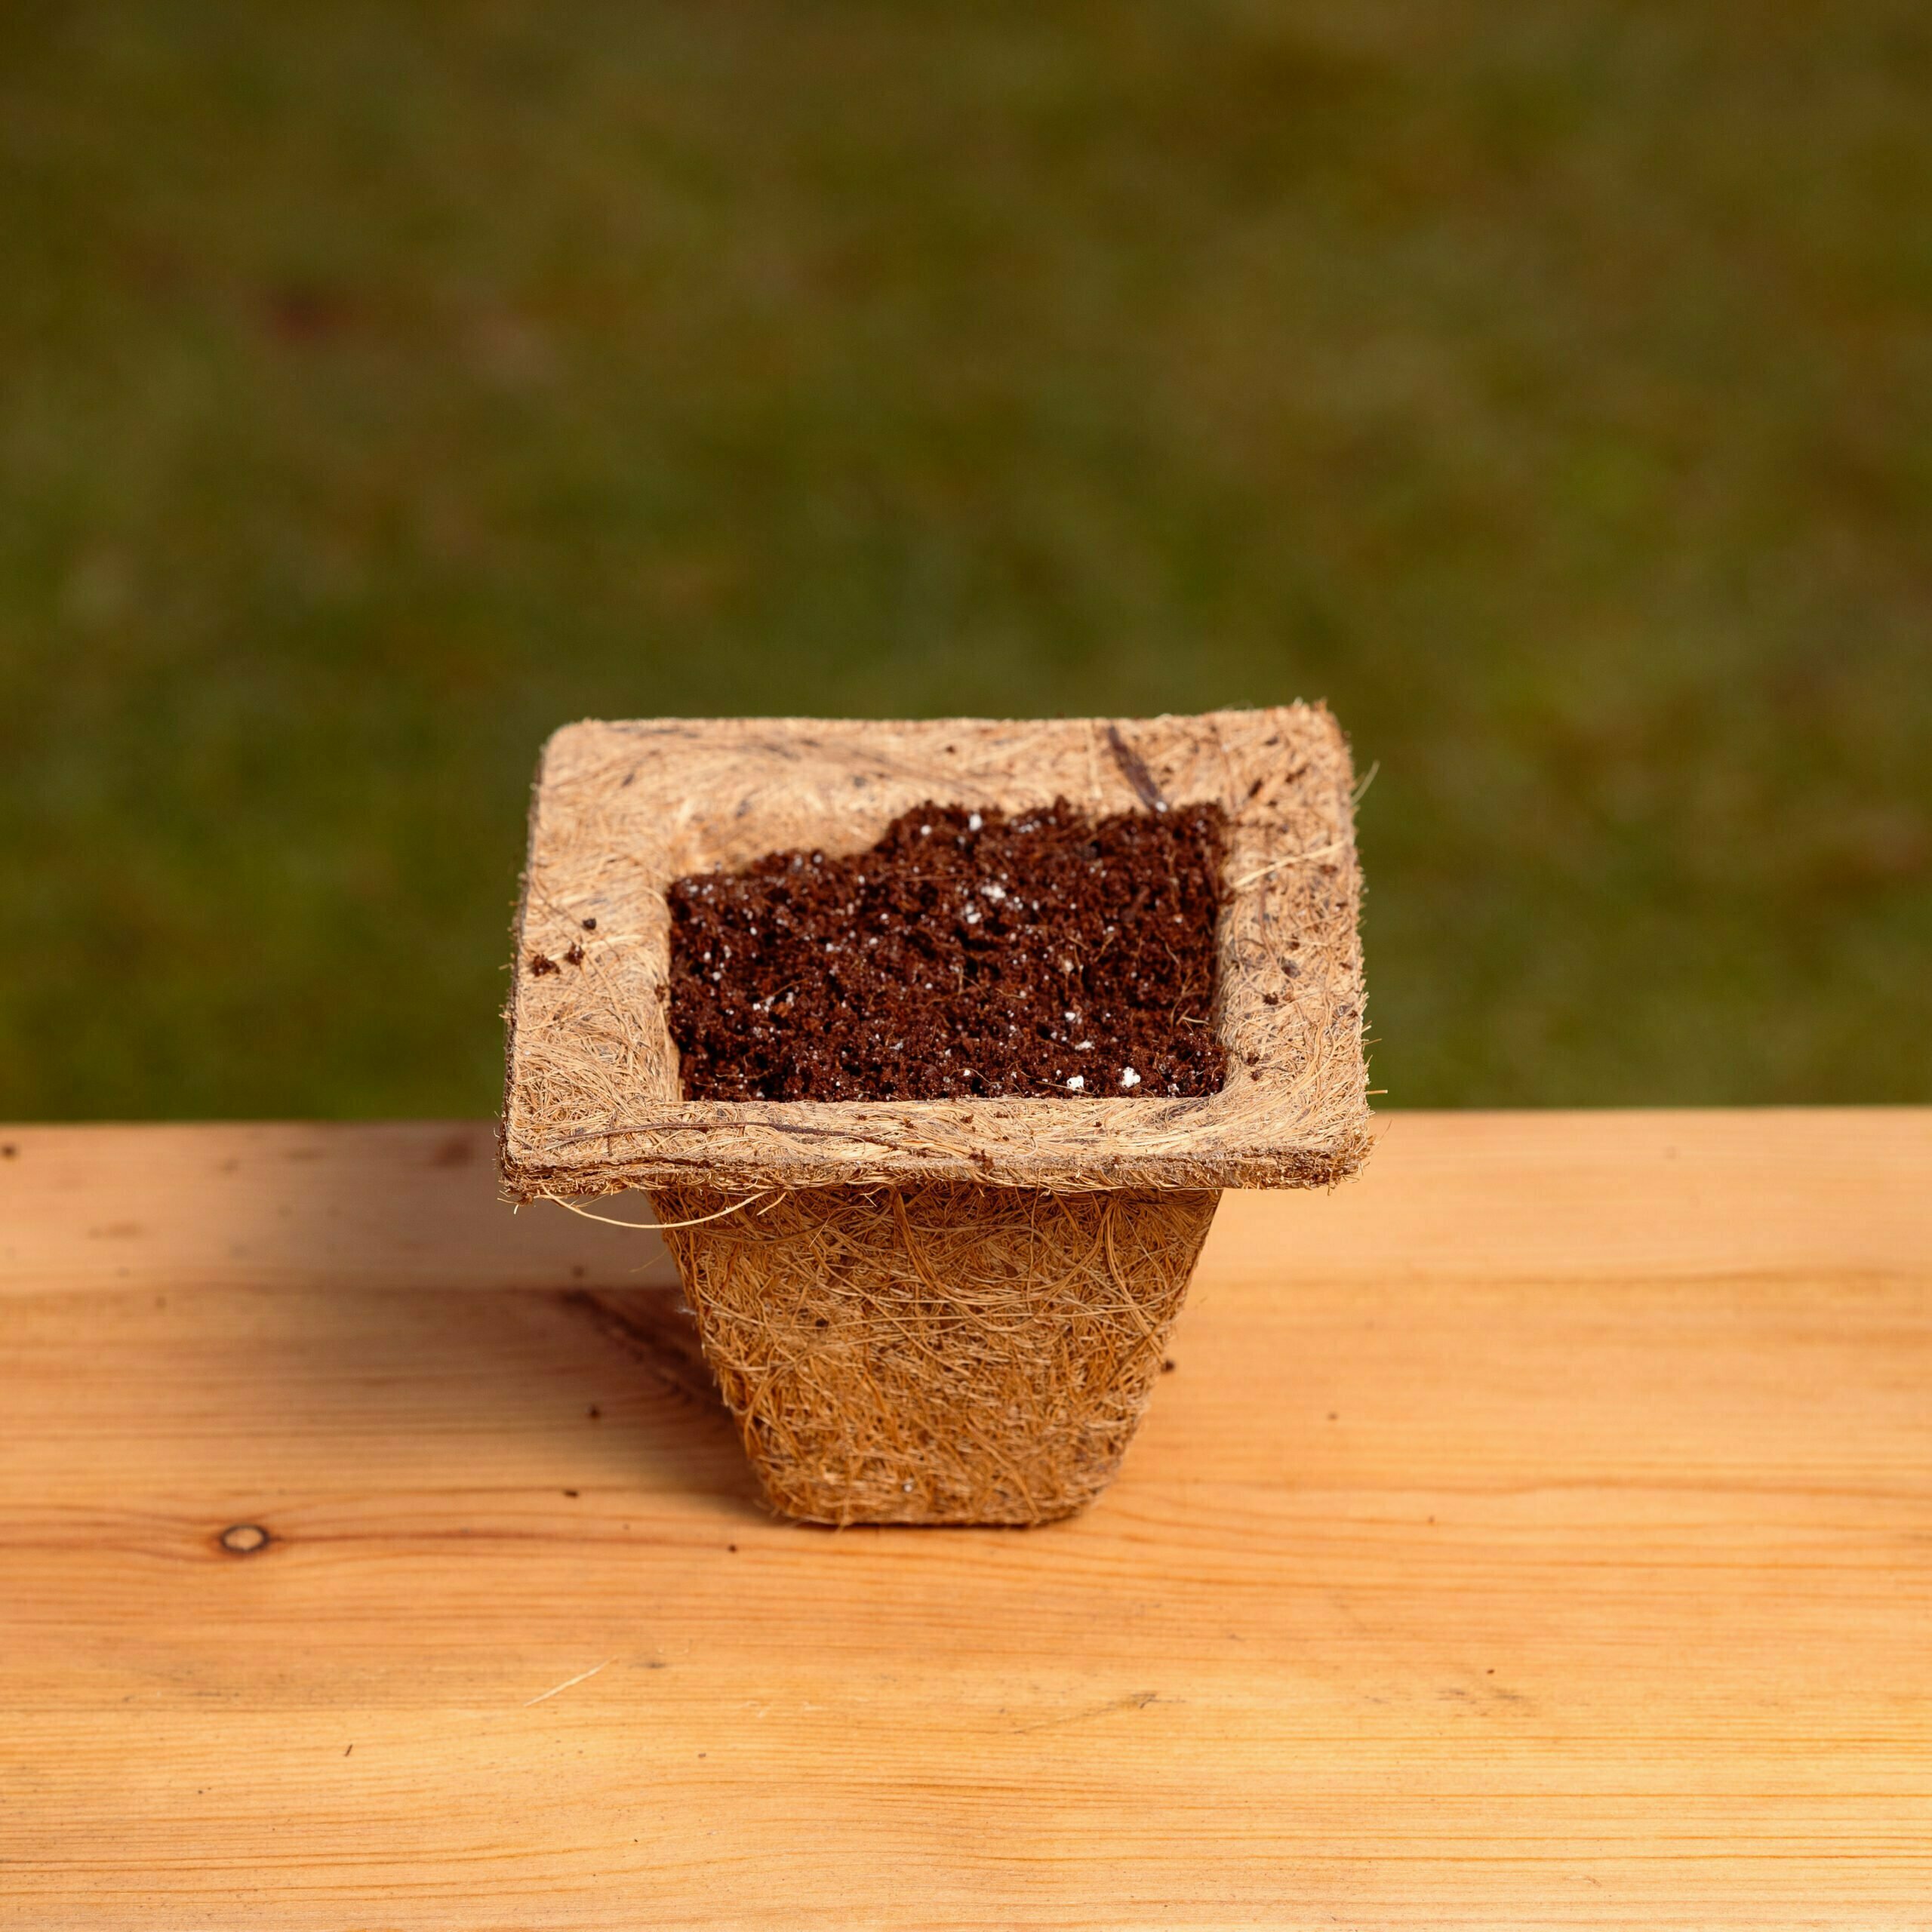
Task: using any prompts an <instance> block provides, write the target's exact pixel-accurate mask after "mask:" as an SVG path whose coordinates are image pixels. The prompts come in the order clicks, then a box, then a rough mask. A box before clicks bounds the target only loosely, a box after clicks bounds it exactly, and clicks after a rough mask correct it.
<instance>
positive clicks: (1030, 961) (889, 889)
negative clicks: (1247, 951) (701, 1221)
mask: <svg viewBox="0 0 1932 1932" xmlns="http://www.w3.org/2000/svg"><path fill="white" fill-rule="evenodd" d="M1225 829H1226V815H1225V814H1223V811H1222V810H1221V808H1220V806H1218V805H1190V806H1185V807H1177V808H1174V810H1171V811H1166V812H1162V813H1158V814H1157V813H1154V812H1124V813H1121V814H1118V816H1116V817H1112V818H1103V819H1101V820H1098V821H1095V820H1091V819H1089V818H1088V817H1085V816H1084V815H1083V814H1081V813H1080V812H1078V811H1075V809H1074V808H1073V807H1072V806H1071V805H1070V804H1068V803H1067V802H1066V800H1065V799H1059V800H1057V801H1055V802H1054V805H1053V807H1052V808H1051V810H1048V811H1032V812H1027V813H1024V814H1019V815H1017V816H1014V817H1008V816H1007V815H1006V814H1004V813H1001V812H998V811H983V812H979V811H969V810H968V809H967V808H964V807H963V806H955V805H939V804H925V805H921V806H919V807H918V808H917V809H915V810H914V811H909V812H908V813H906V815H905V816H904V817H903V818H900V819H897V820H894V822H893V823H892V824H891V826H889V827H888V829H887V830H886V832H885V835H884V837H883V838H881V839H880V840H879V841H878V844H875V846H873V847H872V849H871V850H870V851H867V852H862V853H860V854H857V856H856V857H850V858H829V857H826V854H824V853H823V852H807V851H799V852H774V853H773V854H771V855H770V856H769V857H766V858H763V859H760V860H757V861H756V862H755V863H753V864H752V865H751V866H749V867H747V868H746V869H745V870H744V871H743V872H733V873H726V872H699V873H695V874H693V875H691V876H690V877H688V878H681V879H679V880H678V881H675V884H672V887H671V889H670V891H669V900H670V906H671V1006H670V1025H671V1032H672V1038H675V1040H676V1041H677V1043H678V1052H679V1054H680V1055H681V1072H682V1078H683V1082H684V1091H685V1098H686V1099H688V1100H947V1099H955V1098H964V1097H971V1096H980V1097H990V1096H994V1095H1014V1096H1021V1095H1024V1096H1026V1097H1039V1096H1042V1095H1046V1094H1063V1095H1072V1096H1076V1097H1106V1096H1112V1095H1122V1094H1136V1095H1139V1094H1152V1095H1155V1096H1158V1097H1171V1096H1173V1095H1176V1094H1211V1093H1214V1092H1216V1091H1218V1089H1219V1088H1220V1086H1221V1084H1222V1081H1223V1078H1224V1076H1225V1074H1226V1059H1225V1057H1224V1055H1223V1053H1222V1051H1221V1048H1220V1043H1219V1042H1218V1041H1217V1040H1216V1039H1215V1038H1214V1029H1213V1028H1212V1026H1211V1025H1210V1023H1209V1012H1210V1009H1211V1006H1212V1004H1213V1000H1214V964H1215V952H1214V928H1215V921H1216V918H1217V915H1218V913H1219V912H1220V897H1221V893H1220V875H1221V860H1222V854H1223V846H1224V842H1225V840H1224V833H1225Z"/></svg>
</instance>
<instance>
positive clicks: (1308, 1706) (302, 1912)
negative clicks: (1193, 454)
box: [0, 1111, 1932, 1932]
mask: <svg viewBox="0 0 1932 1932" xmlns="http://www.w3.org/2000/svg"><path fill="white" fill-rule="evenodd" d="M458 1141H460V1142H461V1143H462V1144H463V1146H466V1147H468V1148H469V1149H471V1150H472V1151H471V1152H469V1154H468V1155H465V1156H464V1157H463V1158H457V1156H456V1155H454V1153H452V1152H451V1151H450V1150H451V1149H452V1148H453V1147H454V1146H455V1145H456V1144H457V1143H458ZM0 1145H11V1146H14V1148H15V1149H16V1152H15V1153H14V1155H11V1156H5V1155H0V1247H5V1248H6V1249H7V1250H8V1253H7V1254H6V1255H5V1257H4V1269H3V1270H0V1281H4V1283H5V1288H6V1291H7V1292H6V1294H5V1297H4V1298H0V1377H4V1381H3V1382H0V1861H4V1862H0V1923H4V1924H8V1925H10V1926H11V1925H20V1926H23V1927H34V1928H36V1932H38V1928H41V1927H69V1926H76V1927H123V1926H125V1927H135V1926H139V1927H184V1928H185V1927H196V1928H203V1927H229V1926H250V1927H256V1926H261V1925H265V1924H266V1925H274V1926H277V1927H282V1926H289V1927H329V1928H331V1929H332V1932H343V1928H353V1927H463V1928H466V1932H474V1928H480V1927H552V1926H555V1927H563V1926H571V1927H577V1926H586V1927H588V1926H611V1927H620V1926H621V1927H639V1926H652V1927H657V1926H717V1927H724V1926H733V1927H735V1926H747V1925H749V1926H758V1925H783V1926H807V1927H811V1926H826V1927H831V1926H869V1925H878V1926H894V1927H897V1926H931V1927H967V1926H988V1927H991V1926H1055V1927H1092V1926H1112V1925H1123V1926H1126V1925H1142V1924H1149V1925H1153V1924H1159V1925H1187V1926H1288V1927H1300V1926H1309V1927H1313V1926H1324V1927H1327V1926H1335V1925H1343V1926H1352V1927H1380V1926H1390V1927H1398V1926H1421V1925H1429V1926H1436V1925H1453V1926H1467V1927H1477V1926H1481V1927H1507V1926H1546V1925H1577V1926H1583V1925H1602V1926H1610V1925H1617V1926H1638V1925H1642V1926H1666V1925H1667V1926H1686V1927H1689V1926H1696V1927H1740V1926H1752V1927H1760V1926H1761V1927H1774V1926H1775V1927H1785V1926H1791V1925H1798V1924H1804V1925H1830V1926H1842V1927H1907V1926H1911V1927H1925V1926H1927V1925H1928V1924H1932V1112H1918V1111H1911V1112H1905V1111H1901V1112H1870V1113H1829V1114H1826V1113H1792V1114H1775V1115H1695V1114H1657V1115H1543V1116H1535V1117H1531V1116H1514V1117H1512V1116H1503V1115H1492V1116H1466V1117H1460V1118H1449V1117H1439V1116H1438V1117H1429V1116H1424V1115H1401V1116H1397V1117H1395V1118H1394V1119H1393V1120H1392V1121H1390V1122H1389V1123H1387V1124H1386V1129H1385V1132H1384V1134H1383V1143H1382V1145H1381V1146H1380V1149H1378V1152H1377V1155H1376V1157H1375V1159H1374V1161H1373V1162H1372V1163H1371V1167H1370V1168H1369V1170H1368V1172H1367V1174H1366V1175H1365V1176H1364V1178H1363V1179H1362V1180H1360V1181H1359V1182H1357V1183H1352V1185H1351V1186H1349V1187H1348V1188H1346V1189H1343V1190H1341V1191H1340V1192H1337V1193H1336V1194H1335V1195H1332V1196H1326V1197H1323V1196H1315V1197H1300V1196H1294V1195H1275V1196H1238V1197H1233V1196H1231V1197H1229V1199H1228V1201H1227V1202H1226V1204H1225V1205H1224V1207H1223V1215H1222V1220H1221V1222H1220V1225H1219V1226H1217V1231H1216V1233H1215V1235H1214V1237H1213V1238H1212V1239H1211V1242H1210V1244H1209V1248H1208V1251H1207V1257H1206V1258H1205V1259H1204V1262H1203V1264H1202V1269H1201V1275H1200V1277H1199V1279H1198V1283H1197V1287H1196V1291H1195V1295H1194V1297H1193V1300H1192V1304H1191V1306H1190V1307H1189V1311H1188V1312H1187V1313H1186V1315H1184V1316H1183V1319H1182V1324H1181V1327H1180V1331H1179V1332H1178V1337H1177V1343H1176V1346H1175V1349H1174V1355H1175V1359H1176V1363H1177V1367H1176V1371H1175V1372H1174V1374H1172V1375H1171V1376H1168V1377H1164V1379H1163V1380H1162V1382H1161V1386H1160V1388H1159V1391H1158V1395H1157V1398H1156V1401H1155V1406H1154V1408H1153V1411H1152V1414H1151V1415H1150V1417H1149V1421H1148V1423H1147V1425H1146V1429H1145V1431H1144V1432H1143V1436H1142V1438H1141V1440H1140V1442H1139V1444H1137V1447H1135V1449H1134V1451H1133V1452H1132V1454H1131V1455H1130V1457H1129V1458H1128V1466H1127V1469H1126V1471H1125V1473H1124V1475H1123V1476H1122V1477H1121V1480H1120V1481H1119V1483H1118V1484H1117V1486H1116V1487H1115V1488H1114V1489H1113V1490H1112V1491H1111V1492H1110V1493H1109V1495H1108V1496H1107V1497H1105V1498H1104V1499H1103V1500H1102V1502H1101V1503H1100V1504H1099V1505H1098V1506H1097V1507H1096V1508H1095V1509H1093V1510H1092V1511H1091V1512H1089V1513H1088V1515H1085V1516H1084V1517H1083V1518H1080V1519H1078V1520H1077V1521H1074V1522H1072V1523H1068V1524H1061V1525H1057V1526H1054V1527H1050V1528H1048V1529H1044V1530H1039V1531H1029V1532H1023V1533H1014V1532H996V1531H966V1532H961V1531H940V1532H922V1531H848V1532H844V1533H842V1534H833V1533H829V1532H823V1531H810V1530H804V1529H799V1528H796V1527H789V1526H784V1525H781V1524H777V1523H774V1522H773V1521H771V1520H769V1519H768V1518H765V1517H764V1516H763V1515H761V1514H760V1512H758V1509H757V1508H756V1506H755V1503H754V1501H753V1500H752V1491H751V1485H750V1482H749V1478H748V1476H747V1475H746V1472H745V1470H744V1468H743V1463H742V1461H741V1459H740V1454H739V1451H738V1448H737V1443H736V1441H735V1439H734V1436H733V1435H732V1432H731V1429H730V1426H729V1425H728V1422H727V1420H725V1419H724V1417H722V1415H721V1414H720V1413H719V1411H718V1410H717V1408H716V1407H715V1404H714V1403H713V1402H712V1399H711V1398H710V1396H709V1392H708V1390H707V1389H706V1384H705V1382H704V1379H703V1374H702V1371H701V1368H700V1367H699V1366H698V1365H697V1364H696V1363H695V1361H694V1358H693V1357H692V1355H691V1352H690V1348H689V1343H688V1337H687V1331H686V1329H685V1325H684V1318H682V1317H681V1316H680V1315H678V1313H677V1312H676V1309H675V1295H674V1294H672V1293H671V1292H669V1291H666V1290H664V1289H662V1288H660V1287H655V1286H654V1285H652V1283H653V1282H654V1280H655V1279H656V1277H654V1276H653V1275H651V1274H649V1273H647V1274H645V1275H642V1276H638V1275H632V1274H630V1273H629V1270H630V1269H632V1268H634V1267H637V1266H646V1267H649V1266H654V1265H656V1264H655V1263H653V1262H652V1261H651V1259H650V1255H651V1251H654V1243H653V1242H652V1241H651V1238H649V1237H648V1236H637V1235H623V1234H620V1233H617V1232H615V1231H609V1230H604V1229H596V1228H593V1227H592V1226H589V1225H588V1224H578V1223H571V1222H569V1221H568V1219H567V1217H565V1216H564V1215H563V1214H561V1213H554V1214H549V1213H548V1211H546V1215H547V1218H546V1220H543V1221H537V1220H533V1219H532V1216H533V1214H534V1213H535V1212H536V1211H532V1210H526V1211H525V1214H523V1215H522V1216H520V1217H517V1219H516V1220H515V1221H514V1222H512V1220H511V1219H510V1217H509V1213H508V1211H507V1210H506V1209H504V1208H502V1207H500V1206H499V1205H498V1204H497V1203H496V1202H495V1201H494V1199H493V1198H492V1191H491V1186H490V1183H489V1177H488V1167H487V1163H486V1162H485V1161H484V1160H483V1158H482V1151H483V1150H484V1149H485V1148H486V1146H487V1140H486V1137H485V1134H484V1131H483V1130H480V1129H469V1128H464V1129H457V1128H451V1127H448V1126H446V1125H445V1126H427V1127H420V1128H410V1127H385V1128H329V1129H316V1128H166V1129H150V1128H112V1129H109V1128H103V1129H61V1130H49V1129H42V1128H32V1129H30V1128H20V1129H17V1130H11V1131H5V1130H0ZM297 1148H300V1149H309V1150H312V1151H310V1152H306V1153H305V1154H303V1155H302V1157H300V1158H295V1157H294V1156H293V1155H292V1154H291V1149H297ZM231 1160H232V1161H235V1163H236V1165H235V1166H234V1167H233V1168H228V1167H226V1166H225V1165H224V1163H226V1162H228V1161H231ZM621 1211H633V1210H630V1209H625V1210H621ZM635 1211H636V1212H638V1214H639V1217H640V1218H642V1211H641V1209H640V1210H635ZM525 1223H528V1226H525ZM607 1240H608V1245H606V1243H607ZM237 1248H239V1249H240V1250H241V1252H239V1253H237V1252H235V1250H236V1249H237ZM639 1256H644V1257H645V1260H642V1261H640V1260H638V1259H637V1257H639ZM577 1269H583V1273H582V1274H581V1275H579V1274H577V1273H576V1272H574V1271H575V1270H577ZM123 1271H125V1272H123ZM479 1287H492V1288H494V1289H495V1290H496V1291H497V1292H494V1293H489V1294H481V1293H478V1292H477V1290H478V1288H479ZM238 1524H259V1525H260V1526H261V1527H263V1528H264V1529H265V1530H266V1531H267V1532H268V1533H269V1541H268V1542H267V1543H266V1546H264V1547H263V1548H262V1549H260V1550H258V1551H257V1552H254V1553H252V1554H247V1555H237V1554H233V1553H231V1552H229V1550H227V1549H224V1548H223V1544H222V1541H221V1538H222V1534H223V1531H225V1530H227V1529H229V1528H230V1527H232V1526H234V1525H238ZM231 1540H238V1541H242V1542H246V1541H247V1540H248V1539H246V1538H242V1539H231Z"/></svg>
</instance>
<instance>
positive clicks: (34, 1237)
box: [0, 1121, 677, 1296]
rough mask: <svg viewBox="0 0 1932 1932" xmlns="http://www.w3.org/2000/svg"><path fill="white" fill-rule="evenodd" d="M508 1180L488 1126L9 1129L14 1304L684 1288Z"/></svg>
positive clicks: (653, 1262)
mask: <svg viewBox="0 0 1932 1932" xmlns="http://www.w3.org/2000/svg"><path fill="white" fill-rule="evenodd" d="M495 1163H496V1130H495V1128H494V1127H493V1126H491V1124H488V1122H486V1121H392V1122H388V1123H385V1124H380V1125H361V1124H358V1125H353V1126H349V1125H340V1124H329V1123H326V1122H324V1123H315V1122H309V1123H303V1124H294V1123H282V1122H278V1123H274V1124H248V1125H243V1126H237V1125H234V1124H226V1123H223V1124H211V1125H207V1126H165V1127H140V1128H106V1127H34V1126H24V1125H17V1126H12V1127H0V1296H4V1295H6V1294H45V1293H46V1292H48V1291H50V1290H54V1289H60V1288H66V1289H72V1290H79V1291H89V1292H92V1291H99V1290H101V1289H104V1288H105V1289H116V1288H118V1289H140V1288H143V1287H180V1286H184V1285H186V1284H189V1283H192V1284H195V1285H196V1286H198V1287H223V1286H228V1287H245V1288H260V1287H346V1286H349V1285H353V1286H355V1287H362V1288H537V1287H573V1286H574V1287H638V1286H641V1285H652V1284H656V1285H663V1286H669V1285H670V1284H673V1283H675V1281H676V1280H677V1271H676V1269H675V1268H673V1267H672V1265H671V1262H670V1257H669V1256H668V1255H667V1254H666V1253H665V1251H664V1247H663V1243H662V1242H661V1241H659V1240H658V1239H657V1238H656V1236H654V1235H638V1234H635V1233H630V1232H626V1231H625V1230H623V1229H616V1228H611V1227H609V1226H605V1224H604V1223H602V1222H600V1221H592V1220H586V1219H585V1218H584V1217H583V1215H581V1214H572V1213H571V1212H570V1211H568V1210H567V1209H565V1208H561V1207H555V1206H554V1205H551V1204H539V1205H537V1206H535V1207H526V1208H523V1209H521V1210H514V1211H513V1210H512V1209H511V1208H510V1207H508V1206H506V1205H505V1204H503V1203H501V1202H500V1201H498V1200H497V1183H496V1165H495ZM596 1211H597V1212H598V1213H599V1214H606V1215H608V1216H611V1217H614V1218H617V1219H621V1220H631V1221H641V1222H648V1221H649V1220H651V1219H652V1215H651V1204H650V1203H649V1201H648V1200H646V1199H645V1197H644V1196H642V1195H614V1196H613V1197H612V1198H611V1200H609V1201H605V1202H599V1203H598V1204H596Z"/></svg>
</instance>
